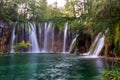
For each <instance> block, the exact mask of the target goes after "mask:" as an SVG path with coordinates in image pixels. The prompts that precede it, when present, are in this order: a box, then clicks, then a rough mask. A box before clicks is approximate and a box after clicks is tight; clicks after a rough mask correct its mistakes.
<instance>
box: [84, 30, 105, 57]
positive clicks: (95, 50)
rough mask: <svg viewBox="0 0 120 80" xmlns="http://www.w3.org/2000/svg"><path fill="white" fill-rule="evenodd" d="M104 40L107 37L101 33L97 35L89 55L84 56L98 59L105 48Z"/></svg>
mask: <svg viewBox="0 0 120 80" xmlns="http://www.w3.org/2000/svg"><path fill="white" fill-rule="evenodd" d="M104 39H105V36H104V34H102V33H101V32H100V33H99V34H98V35H97V37H96V39H95V40H94V42H93V43H92V45H91V47H90V50H89V51H88V52H87V53H84V54H83V55H89V56H93V57H97V56H98V55H99V53H100V51H101V50H102V48H103V47H104Z"/></svg>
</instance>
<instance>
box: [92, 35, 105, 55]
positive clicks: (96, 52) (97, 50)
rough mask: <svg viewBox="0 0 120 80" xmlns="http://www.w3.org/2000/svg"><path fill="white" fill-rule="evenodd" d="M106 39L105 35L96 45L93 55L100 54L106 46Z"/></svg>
mask: <svg viewBox="0 0 120 80" xmlns="http://www.w3.org/2000/svg"><path fill="white" fill-rule="evenodd" d="M104 40H105V36H104V35H103V36H102V37H101V38H100V39H99V40H98V43H97V45H96V48H95V50H94V52H93V56H98V55H99V53H100V51H101V50H102V48H103V47H104Z"/></svg>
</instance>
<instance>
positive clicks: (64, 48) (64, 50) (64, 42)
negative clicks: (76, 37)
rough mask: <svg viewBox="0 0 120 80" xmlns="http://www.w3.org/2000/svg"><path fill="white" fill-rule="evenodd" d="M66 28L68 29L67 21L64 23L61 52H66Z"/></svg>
mask: <svg viewBox="0 0 120 80" xmlns="http://www.w3.org/2000/svg"><path fill="white" fill-rule="evenodd" d="M67 29H68V23H66V24H65V29H64V41H63V53H65V52H66V39H67Z"/></svg>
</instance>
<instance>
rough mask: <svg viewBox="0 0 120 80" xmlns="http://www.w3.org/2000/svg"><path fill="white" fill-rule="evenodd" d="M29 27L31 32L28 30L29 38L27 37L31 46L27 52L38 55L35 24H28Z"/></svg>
mask: <svg viewBox="0 0 120 80" xmlns="http://www.w3.org/2000/svg"><path fill="white" fill-rule="evenodd" d="M29 24H30V26H31V30H30V32H29V33H30V36H29V41H30V42H31V44H32V46H31V47H30V48H29V50H28V52H32V53H33V52H35V53H39V52H40V49H39V45H38V41H37V36H36V27H35V24H31V23H29Z"/></svg>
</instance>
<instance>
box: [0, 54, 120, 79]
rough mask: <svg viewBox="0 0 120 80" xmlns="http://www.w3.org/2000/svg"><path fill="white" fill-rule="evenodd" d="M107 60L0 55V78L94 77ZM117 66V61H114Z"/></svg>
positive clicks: (49, 55)
mask: <svg viewBox="0 0 120 80" xmlns="http://www.w3.org/2000/svg"><path fill="white" fill-rule="evenodd" d="M110 63H111V61H106V60H104V59H102V58H82V57H78V56H71V55H61V54H23V55H19V56H17V55H16V56H1V57H0V80H96V79H95V77H97V76H99V75H100V74H101V72H102V71H103V70H104V69H105V68H107V67H108V65H109V66H110V65H111V64H110ZM116 64H117V65H118V66H117V67H118V69H119V67H120V63H116Z"/></svg>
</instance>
